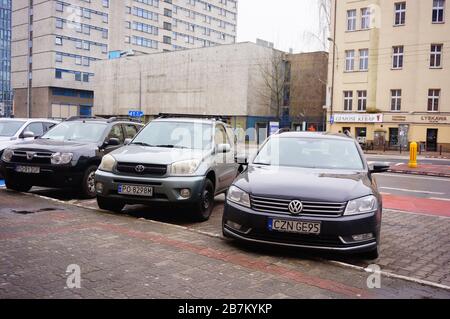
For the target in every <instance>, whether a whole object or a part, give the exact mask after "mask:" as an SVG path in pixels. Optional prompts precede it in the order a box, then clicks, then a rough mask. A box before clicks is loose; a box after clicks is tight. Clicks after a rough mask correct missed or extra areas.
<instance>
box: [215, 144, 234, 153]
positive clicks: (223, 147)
mask: <svg viewBox="0 0 450 319" xmlns="http://www.w3.org/2000/svg"><path fill="white" fill-rule="evenodd" d="M216 149H217V153H229V152H230V151H231V145H230V144H219V145H217V148H216Z"/></svg>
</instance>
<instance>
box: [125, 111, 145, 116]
mask: <svg viewBox="0 0 450 319" xmlns="http://www.w3.org/2000/svg"><path fill="white" fill-rule="evenodd" d="M128 116H129V117H143V116H144V112H142V111H128Z"/></svg>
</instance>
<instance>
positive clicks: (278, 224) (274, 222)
mask: <svg viewBox="0 0 450 319" xmlns="http://www.w3.org/2000/svg"><path fill="white" fill-rule="evenodd" d="M320 226H321V225H320V223H318V222H302V221H295V220H282V219H269V224H268V228H269V230H271V231H279V232H284V233H298V234H314V235H319V234H320Z"/></svg>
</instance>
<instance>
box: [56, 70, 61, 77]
mask: <svg viewBox="0 0 450 319" xmlns="http://www.w3.org/2000/svg"><path fill="white" fill-rule="evenodd" d="M55 79H62V72H61V70H58V69H56V70H55Z"/></svg>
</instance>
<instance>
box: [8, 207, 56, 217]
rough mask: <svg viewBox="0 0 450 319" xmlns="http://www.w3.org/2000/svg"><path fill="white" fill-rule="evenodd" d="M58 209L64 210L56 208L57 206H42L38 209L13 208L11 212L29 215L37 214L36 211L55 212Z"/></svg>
mask: <svg viewBox="0 0 450 319" xmlns="http://www.w3.org/2000/svg"><path fill="white" fill-rule="evenodd" d="M56 210H62V209H56V208H51V207H49V208H40V209H37V210H16V209H13V210H11V213H13V214H20V215H29V214H35V213H43V212H53V211H56Z"/></svg>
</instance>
